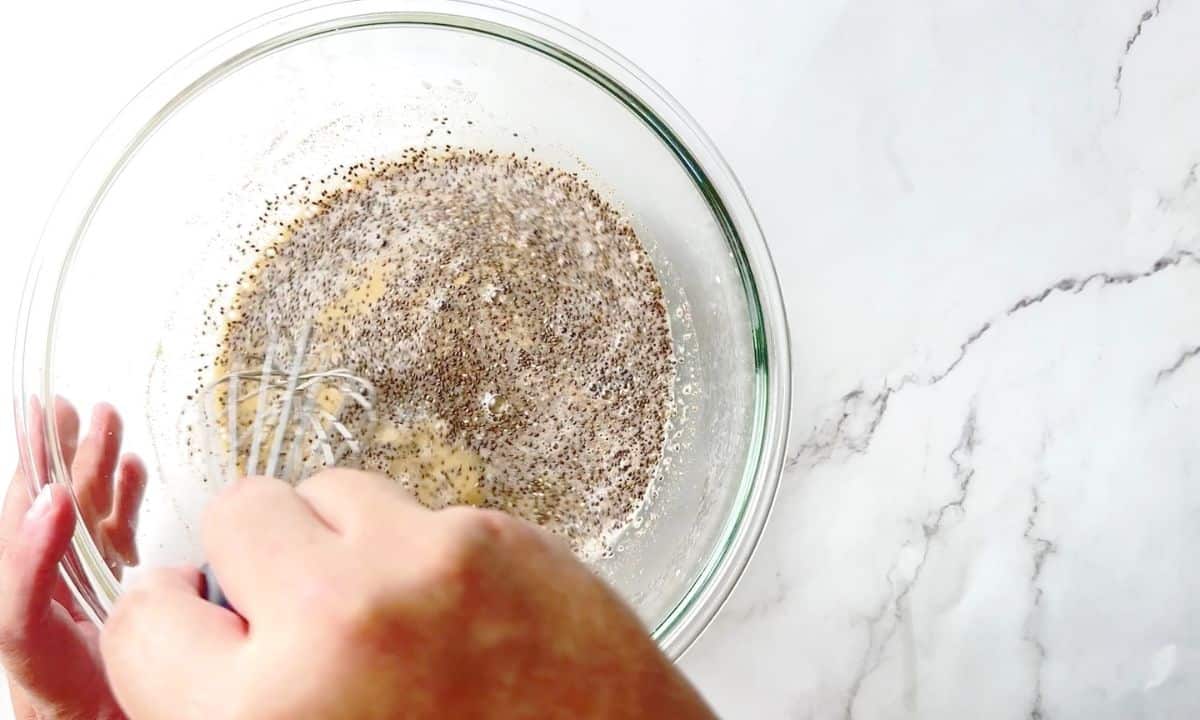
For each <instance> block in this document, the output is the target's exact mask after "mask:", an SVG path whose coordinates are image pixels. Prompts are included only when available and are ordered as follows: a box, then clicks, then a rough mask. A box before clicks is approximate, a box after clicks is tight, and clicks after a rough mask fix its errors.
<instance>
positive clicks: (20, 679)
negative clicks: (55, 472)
mask: <svg viewBox="0 0 1200 720" xmlns="http://www.w3.org/2000/svg"><path fill="white" fill-rule="evenodd" d="M74 528H75V508H74V506H73V505H72V502H71V499H70V497H69V495H68V493H67V490H66V488H64V487H61V486H57V485H48V486H45V487H43V488H42V490H41V492H40V493H39V494H38V497H37V499H36V500H34V501H33V504H32V505H31V506H30V507H29V509H28V510H27V511H26V512H25V514H24V516H23V517H22V518H21V522H20V526H19V528H18V531H17V533H16V535H15V536H14V537H13V538H12V539H11V541H10V543H9V545H8V547H7V548H6V550H5V552H4V555H3V557H2V558H0V588H2V592H0V660H2V661H3V664H4V667H5V669H6V670H7V671H8V674H9V676H10V678H11V679H12V680H13V681H14V682H15V683H16V684H17V685H19V686H20V687H22V688H23V689H24V690H25V691H26V693H27V694H28V698H27V699H29V700H31V701H34V702H35V704H43V705H46V706H48V707H54V708H58V709H59V710H61V711H63V712H69V713H75V714H77V715H79V716H80V717H84V716H86V714H87V710H89V709H91V710H93V711H94V707H92V706H93V705H95V700H96V699H97V698H103V697H105V696H106V695H107V686H106V685H105V684H104V674H103V672H101V670H100V667H99V664H98V661H97V658H96V656H95V654H94V652H93V650H92V649H91V648H90V647H89V646H88V644H87V640H86V637H85V636H84V634H83V632H82V631H81V630H80V628H79V626H77V625H76V623H75V621H74V620H73V619H72V618H71V616H70V614H69V613H68V612H67V611H66V610H64V609H63V608H62V607H60V606H59V605H58V604H57V603H54V602H52V601H51V596H52V594H53V592H54V590H55V587H56V586H57V584H58V567H57V565H58V561H59V559H61V558H62V556H63V553H64V552H66V549H67V544H68V543H69V542H70V540H71V533H72V532H73V531H74ZM82 698H88V699H90V700H92V702H91V703H90V704H88V703H84V705H83V706H81V707H76V706H75V704H76V703H77V702H78V701H80V699H82Z"/></svg>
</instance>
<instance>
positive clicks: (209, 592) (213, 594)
mask: <svg viewBox="0 0 1200 720" xmlns="http://www.w3.org/2000/svg"><path fill="white" fill-rule="evenodd" d="M200 572H201V573H202V574H203V575H204V591H203V593H202V594H203V595H204V599H205V600H208V601H209V602H210V603H212V604H213V605H220V606H221V607H223V608H225V609H226V610H233V606H232V605H230V604H229V598H227V597H225V593H224V592H223V591H222V590H221V585H220V584H219V583H217V576H216V574H215V573H213V569H212V567H210V566H209V564H208V563H204V564H203V565H201V566H200ZM235 612H236V611H235Z"/></svg>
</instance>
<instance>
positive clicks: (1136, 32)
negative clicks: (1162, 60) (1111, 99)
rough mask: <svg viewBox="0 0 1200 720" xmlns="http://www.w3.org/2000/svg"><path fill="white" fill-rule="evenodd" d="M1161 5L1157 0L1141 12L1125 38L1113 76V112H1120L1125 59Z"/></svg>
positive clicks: (1159, 0)
mask: <svg viewBox="0 0 1200 720" xmlns="http://www.w3.org/2000/svg"><path fill="white" fill-rule="evenodd" d="M1161 5H1162V0H1158V1H1157V2H1155V3H1154V7H1152V8H1150V9H1149V10H1146V11H1145V12H1143V13H1142V16H1141V18H1139V19H1138V23H1137V27H1135V28H1134V29H1133V34H1132V35H1130V36H1129V38H1128V39H1126V40H1125V52H1123V53H1122V54H1121V60H1120V62H1118V63H1117V72H1116V75H1115V77H1114V78H1113V89H1114V90H1116V91H1117V109H1116V111H1115V112H1114V114H1117V113H1120V112H1121V101H1122V92H1121V78H1122V76H1123V75H1124V74H1125V61H1126V60H1127V59H1128V58H1129V53H1130V52H1131V51H1132V50H1133V46H1134V43H1136V42H1137V41H1138V38H1140V37H1141V36H1142V29H1143V28H1144V27H1145V26H1146V23H1148V22H1150V21H1151V20H1153V19H1154V18H1156V17H1158V14H1159V13H1160V12H1162V7H1161Z"/></svg>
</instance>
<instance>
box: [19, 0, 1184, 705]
mask: <svg viewBox="0 0 1200 720" xmlns="http://www.w3.org/2000/svg"><path fill="white" fill-rule="evenodd" d="M271 4H272V3H269V2H263V1H262V0H252V1H245V0H242V1H235V0H221V1H218V2H210V3H205V4H202V5H201V4H197V5H196V6H194V7H182V6H181V7H179V8H175V7H171V8H169V9H167V8H164V7H160V4H158V3H153V2H150V1H149V0H119V1H114V2H111V3H106V4H104V5H103V7H98V6H97V5H98V4H93V5H89V6H82V5H81V6H80V8H79V9H78V11H77V12H78V16H77V18H76V22H75V23H71V27H67V28H64V27H63V26H62V25H52V24H51V23H52V21H57V20H58V19H59V18H60V15H61V13H62V10H61V8H58V7H57V6H51V5H47V6H45V7H38V6H36V5H34V4H32V3H31V4H22V5H21V6H19V8H18V9H17V11H16V15H17V17H16V19H15V22H6V23H5V24H4V25H3V26H0V34H2V35H3V36H4V37H2V38H0V46H2V47H0V63H3V66H4V67H7V68H10V70H9V71H7V72H6V73H4V74H3V75H0V82H2V83H3V85H2V86H0V92H2V93H3V94H4V100H3V103H4V105H5V107H7V108H13V107H16V108H20V109H21V110H20V111H19V112H11V111H8V112H5V113H3V115H4V116H5V118H4V120H0V122H3V123H5V124H6V125H8V127H6V128H5V129H4V132H3V133H2V135H3V137H2V138H0V157H4V158H6V159H8V160H9V162H11V163H12V167H14V168H16V169H17V170H18V172H17V173H16V174H15V175H14V174H9V173H4V174H3V176H2V177H0V196H2V197H5V198H7V199H8V202H7V203H6V205H7V206H8V209H7V210H6V213H10V214H12V217H11V220H12V224H11V229H12V231H13V237H12V238H10V239H7V240H6V241H5V247H6V248H9V247H11V248H13V250H14V256H17V257H19V256H20V255H21V254H22V253H23V251H19V249H20V248H23V247H24V246H25V245H26V243H27V242H28V239H29V237H31V236H32V235H33V234H35V233H36V229H37V227H38V225H39V224H40V221H41V218H42V217H43V216H44V214H45V212H46V210H47V209H48V207H49V204H50V202H51V200H52V198H53V193H54V190H55V189H56V188H57V187H58V185H59V184H60V183H61V180H62V179H63V177H65V174H66V172H67V171H68V169H69V167H70V165H71V161H72V160H73V158H74V157H76V156H77V155H78V154H79V152H80V151H81V150H82V148H83V147H85V146H86V142H87V139H88V138H89V137H90V136H91V135H92V134H94V132H95V131H96V130H97V129H98V128H99V127H100V126H101V124H102V122H103V119H104V118H106V117H107V116H109V115H111V114H112V112H114V111H115V110H116V108H117V107H118V106H119V104H120V102H121V101H122V100H123V99H124V98H126V97H127V96H129V95H130V94H131V93H132V92H133V91H134V90H135V89H136V88H137V86H138V85H139V84H140V83H141V82H143V81H145V80H147V79H148V78H149V76H150V75H151V72H152V69H155V68H158V67H161V66H163V65H164V64H165V63H166V62H167V61H168V60H169V59H171V58H172V57H173V56H175V55H177V54H179V52H181V51H182V50H184V49H186V48H187V47H190V46H191V45H194V44H195V43H196V42H198V41H200V40H202V39H204V38H205V37H206V36H207V35H210V34H212V33H213V32H215V31H216V30H218V29H220V28H222V27H224V26H226V25H229V24H231V23H232V22H234V21H235V20H237V19H239V18H240V17H242V16H245V15H247V14H248V13H251V12H254V11H257V10H260V9H265V8H267V7H269V6H270V5H271ZM530 4H532V5H534V6H536V7H539V8H541V9H544V10H547V11H549V12H552V13H554V14H556V15H558V16H560V17H562V18H563V19H565V20H567V21H569V22H572V23H575V24H577V25H580V26H582V27H583V28H585V29H587V30H589V31H590V32H592V33H593V34H595V35H598V36H600V37H601V38H603V39H604V40H605V41H606V42H608V43H609V44H611V45H613V46H614V47H616V48H617V49H618V50H620V51H621V52H623V53H625V54H626V55H628V56H629V57H630V58H631V59H633V60H634V61H635V62H637V63H638V64H640V65H641V66H642V67H643V68H645V69H646V70H647V71H649V72H650V73H651V74H652V75H653V76H655V77H656V78H657V79H658V80H660V81H661V82H662V83H663V84H664V85H665V86H666V87H667V88H668V89H670V90H671V91H672V92H673V93H674V94H675V95H676V96H677V97H678V98H679V99H680V100H681V101H682V103H683V104H684V105H685V106H686V107H688V108H689V109H690V110H691V111H692V113H693V114H694V115H695V116H696V117H697V118H698V119H699V121H700V122H701V124H702V125H703V126H705V127H706V128H707V129H708V131H709V133H710V134H711V135H712V136H713V138H714V139H715V141H716V142H717V144H718V145H719V146H720V147H721V148H722V149H723V150H724V152H725V154H726V155H727V157H728V159H729V160H730V162H731V164H732V165H733V166H734V168H735V170H736V171H737V172H738V173H739V175H740V176H741V178H742V180H743V182H744V184H745V186H746V188H747V190H748V192H749V194H750V196H751V198H752V200H753V201H754V203H755V205H756V207H757V209H758V212H759V214H760V217H761V219H762V223H763V225H764V228H765V230H766V233H767V236H768V238H769V241H770V243H771V246H772V248H773V251H774V252H775V255H776V259H777V262H778V265H779V269H780V274H781V277H782V281H783V284H784V287H785V294H786V297H787V305H788V310H789V312H790V314H791V321H792V334H793V338H794V354H795V359H796V368H795V385H796V393H795V415H794V423H793V427H794V429H793V437H792V450H791V455H792V460H791V462H790V464H789V467H788V470H787V473H786V475H785V477H784V481H783V483H782V490H781V492H780V495H779V499H778V503H777V506H776V510H775V513H774V516H773V518H772V521H771V524H770V526H769V528H768V530H767V532H766V535H765V538H764V540H763V544H762V546H761V549H760V551H759V553H758V554H757V555H756V557H755V559H754V561H753V563H752V564H751V567H750V569H749V571H748V572H747V574H746V576H745V578H744V580H743V582H742V583H741V585H740V586H739V587H738V589H737V590H736V592H735V593H734V595H733V597H732V598H731V600H730V602H729V604H728V605H727V606H726V608H725V609H724V610H723V611H722V613H721V614H720V616H719V617H718V619H717V620H716V622H715V623H714V624H713V625H712V627H711V628H710V630H709V631H708V633H707V634H706V635H705V636H704V637H703V638H702V639H701V640H700V642H699V643H698V644H697V645H696V646H695V647H694V648H693V649H692V651H691V652H690V653H689V654H688V655H687V656H686V657H685V658H684V660H683V667H684V668H685V670H686V671H687V672H688V674H689V675H690V676H691V677H692V678H693V679H694V680H695V681H696V683H697V684H698V685H699V686H700V688H701V689H702V690H703V692H704V693H705V694H706V695H707V696H708V697H709V698H710V699H711V700H712V702H713V703H714V704H715V706H716V707H717V708H718V709H719V710H720V712H721V713H722V715H724V716H726V717H730V718H797V719H803V718H818V719H824V718H960V717H972V718H1031V719H1033V720H1036V719H1043V720H1046V719H1052V718H1053V719H1058V718H1190V717H1196V716H1200V612H1197V611H1198V610H1200V599H1198V598H1200V563H1197V562H1196V560H1195V557H1196V549H1197V548H1200V482H1197V480H1198V479H1200V450H1198V449H1197V448H1196V440H1197V431H1196V428H1197V427H1200V357H1198V356H1200V180H1198V176H1200V76H1198V75H1197V70H1198V69H1200V43H1198V42H1197V41H1196V39H1197V38H1198V37H1200V3H1197V2H1194V1H1192V0H1160V2H1158V3H1157V4H1155V3H1153V2H1150V1H1148V0H1110V1H1108V2H1102V3H1099V2H1091V1H1087V0H1062V1H1060V2H1057V3H1034V2H1029V3H1014V2H987V1H985V0H960V1H957V2H944V1H942V0H914V2H905V3H896V2H886V1H885V0H813V1H812V2H806V3H795V2H787V1H785V0H756V1H754V2H742V3H717V2H694V1H693V2H687V1H686V0H669V1H664V0H659V1H656V2H642V3H635V2H628V1H623V2H608V3H587V2H585V0H538V1H537V2H532V3H530ZM176 14H179V15H182V17H180V18H178V19H176V20H173V21H172V20H168V16H171V15H176ZM76 25H78V27H76ZM28 54H34V55H36V56H37V57H40V58H41V59H42V62H40V63H39V62H32V61H31V60H30V58H29V57H28ZM81 59H82V60H81ZM13 68H16V69H15V70H14V69H13ZM14 198H16V199H17V202H16V203H15V204H14V203H12V201H13V199H14ZM23 264H24V263H23V260H22V261H20V262H5V263H4V264H3V265H2V267H3V272H4V277H3V278H0V279H2V280H3V281H4V283H5V285H6V286H8V287H11V285H12V282H13V280H12V278H13V277H15V276H16V275H18V274H19V269H14V267H13V266H15V265H20V266H23ZM6 292H7V290H6ZM14 292H15V291H14ZM9 294H10V296H11V295H12V294H13V293H9ZM5 321H6V322H8V321H9V318H7V317H6V318H5ZM6 330H7V326H5V327H4V328H0V331H6ZM6 335H7V333H6ZM7 421H8V420H7V418H5V419H4V422H7ZM0 430H3V431H5V432H7V426H5V427H4V428H0Z"/></svg>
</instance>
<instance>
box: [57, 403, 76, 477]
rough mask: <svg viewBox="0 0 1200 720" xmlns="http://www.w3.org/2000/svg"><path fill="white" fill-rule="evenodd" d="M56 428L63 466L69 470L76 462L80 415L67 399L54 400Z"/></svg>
mask: <svg viewBox="0 0 1200 720" xmlns="http://www.w3.org/2000/svg"><path fill="white" fill-rule="evenodd" d="M54 426H55V429H56V430H57V431H58V444H59V450H61V451H62V460H63V464H64V465H66V466H67V467H68V468H69V467H71V463H72V462H74V460H75V450H76V448H77V447H78V446H79V413H78V412H77V411H76V410H75V406H74V405H72V404H71V403H69V402H67V400H66V399H65V398H61V397H55V398H54Z"/></svg>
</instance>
